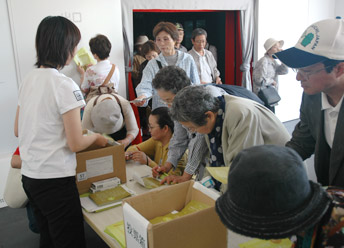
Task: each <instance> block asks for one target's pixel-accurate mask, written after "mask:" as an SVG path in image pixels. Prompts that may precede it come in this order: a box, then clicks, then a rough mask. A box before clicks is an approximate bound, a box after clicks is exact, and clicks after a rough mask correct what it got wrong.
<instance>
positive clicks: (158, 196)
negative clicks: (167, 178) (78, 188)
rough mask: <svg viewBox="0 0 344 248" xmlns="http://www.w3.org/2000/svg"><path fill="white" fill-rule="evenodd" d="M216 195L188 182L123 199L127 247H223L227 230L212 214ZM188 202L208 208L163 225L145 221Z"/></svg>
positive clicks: (225, 242)
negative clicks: (201, 204)
mask: <svg viewBox="0 0 344 248" xmlns="http://www.w3.org/2000/svg"><path fill="white" fill-rule="evenodd" d="M218 196H219V195H218V194H216V193H215V192H213V191H211V190H209V189H207V188H206V187H204V186H203V185H201V184H200V183H197V182H194V181H188V182H184V183H181V184H176V185H172V186H169V187H164V188H159V189H156V190H153V191H151V192H148V193H145V194H142V195H138V196H135V197H131V198H128V199H125V200H123V217H124V225H125V236H126V244H127V247H130V248H136V247H138V248H142V247H145V248H148V247H149V248H161V247H164V248H176V247H178V248H190V247H197V248H203V247H204V248H209V247H216V248H222V247H223V248H225V247H227V229H226V227H225V226H224V225H223V224H222V223H221V221H220V219H219V217H218V216H217V214H216V212H215V200H216V199H217V197H218ZM191 200H196V201H200V202H203V203H206V204H207V205H209V206H211V207H210V208H207V209H203V210H200V211H198V212H195V213H192V214H189V215H185V216H182V217H180V218H177V219H173V220H170V221H168V222H164V223H159V224H154V225H153V224H151V223H150V222H149V221H148V220H150V219H153V218H155V217H157V216H164V215H166V214H168V213H171V212H172V211H173V210H177V211H180V210H181V209H183V208H184V207H185V205H186V204H187V203H189V202H190V201H191Z"/></svg>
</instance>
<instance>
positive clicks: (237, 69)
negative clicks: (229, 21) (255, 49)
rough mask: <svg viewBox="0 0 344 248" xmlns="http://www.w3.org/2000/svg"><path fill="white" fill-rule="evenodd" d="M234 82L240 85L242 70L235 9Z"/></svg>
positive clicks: (238, 29)
mask: <svg viewBox="0 0 344 248" xmlns="http://www.w3.org/2000/svg"><path fill="white" fill-rule="evenodd" d="M235 44H236V46H235V50H236V56H235V64H236V66H235V82H236V85H238V86H241V85H242V71H241V70H240V66H241V64H242V45H241V28H240V12H239V11H236V35H235Z"/></svg>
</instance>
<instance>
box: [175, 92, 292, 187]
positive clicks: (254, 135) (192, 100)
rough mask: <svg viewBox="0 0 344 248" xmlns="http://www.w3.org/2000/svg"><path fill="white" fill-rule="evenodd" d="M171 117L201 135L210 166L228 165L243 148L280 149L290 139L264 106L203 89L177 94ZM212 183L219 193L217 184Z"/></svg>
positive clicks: (219, 184)
mask: <svg viewBox="0 0 344 248" xmlns="http://www.w3.org/2000/svg"><path fill="white" fill-rule="evenodd" d="M171 116H172V118H173V119H175V120H176V121H178V122H180V123H181V124H182V125H183V126H184V127H186V128H188V130H189V131H191V132H197V133H200V134H204V135H205V138H206V142H207V144H208V148H209V150H210V166H211V167H221V166H230V164H231V163H232V161H233V159H234V157H235V156H236V155H237V154H238V153H239V152H240V151H241V150H243V149H245V148H248V147H251V146H256V145H262V144H274V145H280V146H284V145H285V143H286V142H287V141H288V140H289V138H290V136H289V134H288V132H287V130H286V129H285V127H284V126H283V124H282V123H281V122H280V121H279V120H278V118H277V117H276V116H275V115H274V114H273V113H272V112H271V111H270V110H268V109H267V108H265V107H264V106H262V105H260V104H258V103H256V102H254V101H251V100H248V99H244V98H240V97H235V96H231V95H224V96H218V97H214V96H213V95H212V94H210V93H209V92H208V91H207V90H206V89H205V88H204V87H203V86H188V87H185V88H184V89H182V90H181V91H179V92H178V93H177V95H176V96H175V97H174V100H173V103H172V108H171ZM214 181H215V188H216V189H218V190H220V187H221V183H220V182H218V181H216V180H215V179H214ZM221 190H223V188H222V189H221Z"/></svg>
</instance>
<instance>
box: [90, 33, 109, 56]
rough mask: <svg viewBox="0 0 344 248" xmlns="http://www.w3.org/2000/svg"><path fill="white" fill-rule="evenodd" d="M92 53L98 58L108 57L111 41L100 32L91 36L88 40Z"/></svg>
mask: <svg viewBox="0 0 344 248" xmlns="http://www.w3.org/2000/svg"><path fill="white" fill-rule="evenodd" d="M89 45H90V49H91V52H92V54H96V55H97V56H98V58H99V59H100V60H104V59H106V58H108V57H109V55H110V52H111V42H110V41H109V39H108V38H107V37H106V36H105V35H102V34H98V35H97V36H96V37H94V38H92V39H91V40H90V42H89Z"/></svg>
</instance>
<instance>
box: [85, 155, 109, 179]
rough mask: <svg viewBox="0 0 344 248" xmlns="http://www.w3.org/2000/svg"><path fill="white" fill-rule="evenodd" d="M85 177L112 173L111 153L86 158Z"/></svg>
mask: <svg viewBox="0 0 344 248" xmlns="http://www.w3.org/2000/svg"><path fill="white" fill-rule="evenodd" d="M86 171H87V177H88V178H91V177H97V176H101V175H105V174H108V173H113V159H112V155H109V156H104V157H100V158H94V159H89V160H86Z"/></svg>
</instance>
